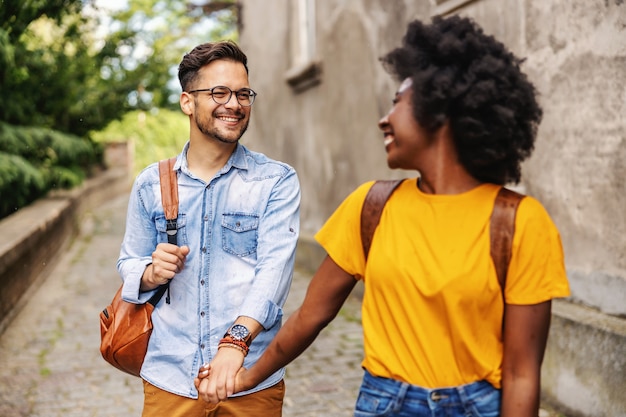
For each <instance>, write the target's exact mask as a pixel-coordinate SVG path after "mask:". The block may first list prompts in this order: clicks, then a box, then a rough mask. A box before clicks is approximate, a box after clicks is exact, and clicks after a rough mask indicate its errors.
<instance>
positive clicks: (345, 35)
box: [240, 0, 626, 417]
mask: <svg viewBox="0 0 626 417" xmlns="http://www.w3.org/2000/svg"><path fill="white" fill-rule="evenodd" d="M240 3H241V9H240V12H241V13H240V18H241V25H242V29H241V34H240V43H241V45H242V47H243V48H244V50H245V51H246V53H247V54H248V57H249V59H250V79H251V84H252V87H253V88H254V89H255V90H256V91H258V93H259V97H258V101H257V103H255V109H254V112H253V116H252V117H253V119H252V122H251V124H250V131H249V133H248V134H247V135H246V137H245V138H246V139H245V141H246V143H247V144H249V145H250V146H251V147H252V148H253V149H256V150H260V151H262V152H265V153H267V154H269V155H271V156H272V157H275V158H278V159H282V160H284V161H286V162H288V163H290V164H291V165H293V166H294V167H295V168H296V170H297V171H298V173H299V176H300V181H301V184H302V191H303V194H302V245H301V248H302V250H303V251H306V248H307V245H313V246H314V244H313V243H312V239H311V236H312V235H313V234H314V233H315V231H316V230H317V229H318V228H319V227H320V226H321V225H322V224H323V222H324V220H325V219H326V218H327V217H328V216H329V215H330V214H331V213H332V212H333V210H334V209H335V208H336V207H337V205H338V204H339V203H340V202H341V201H342V200H343V198H344V197H345V196H346V195H347V194H348V193H349V192H350V191H352V190H353V189H354V188H355V187H356V186H357V185H359V184H360V183H362V182H364V181H367V180H372V179H383V178H397V177H403V176H407V175H414V173H405V172H396V171H391V170H389V169H388V168H387V167H386V163H385V161H386V159H385V151H384V147H383V145H382V136H381V134H380V133H379V131H378V129H377V126H376V124H377V121H378V120H379V118H380V117H381V116H382V115H383V114H385V113H386V112H387V110H388V109H389V107H390V105H391V99H392V96H393V93H394V91H395V89H396V87H397V85H396V84H395V82H394V81H393V80H392V79H391V77H390V76H389V75H388V74H387V73H386V72H385V71H384V69H383V68H382V66H381V64H380V62H379V57H380V56H382V55H383V54H385V53H386V52H387V51H389V50H390V49H392V48H393V47H395V46H397V45H398V44H399V43H400V40H401V38H402V36H403V34H404V31H405V29H406V25H407V23H408V22H409V21H411V20H413V19H416V18H418V19H429V18H430V17H431V16H433V15H437V14H449V13H459V14H461V15H465V16H471V17H473V18H474V19H475V20H476V21H477V22H478V23H479V24H480V25H481V26H482V27H483V28H484V29H485V31H486V32H488V33H490V34H493V35H494V36H496V37H497V38H498V39H500V40H501V41H503V42H504V43H505V44H506V45H507V46H508V47H509V48H510V49H511V50H513V51H514V52H515V53H516V55H518V56H520V57H525V58H526V61H525V63H524V67H523V69H524V70H525V72H526V73H527V74H528V76H529V78H530V79H531V80H532V81H533V82H534V83H535V85H536V87H537V89H538V90H539V92H540V102H541V104H542V106H543V108H544V118H543V122H542V124H541V126H540V129H539V135H538V139H537V143H536V147H535V151H534V154H533V156H532V157H531V158H530V159H529V160H528V161H527V162H526V163H525V164H524V168H523V180H522V184H521V187H522V189H523V191H524V192H526V193H528V194H530V195H533V196H535V197H536V198H538V199H539V200H540V201H541V202H542V203H543V204H544V205H545V207H546V208H547V210H548V212H549V213H550V215H551V216H552V218H553V219H554V221H555V223H556V224H557V226H558V228H559V230H560V232H561V236H562V240H563V246H564V250H565V255H566V266H567V272H568V277H569V279H570V283H571V288H572V297H571V298H570V299H568V300H565V301H561V302H555V303H554V308H553V310H554V318H553V325H552V331H551V336H550V341H549V346H548V351H547V354H546V359H545V362H544V370H543V394H544V397H545V399H546V400H548V401H551V402H553V403H555V404H557V405H558V406H559V407H560V408H562V409H563V410H566V411H569V412H570V413H572V415H581V416H594V417H600V416H614V417H616V416H624V415H626V399H625V398H626V397H625V396H624V395H623V393H624V392H626V347H625V346H626V343H624V342H625V341H626V320H625V317H626V238H625V237H624V236H626V185H625V184H626V2H625V1H624V0H568V1H562V0H412V1H411V0H317V1H316V0H263V1H258V0H243V1H241V2H240ZM305 253H307V257H309V255H310V253H311V252H305ZM313 266H316V265H313Z"/></svg>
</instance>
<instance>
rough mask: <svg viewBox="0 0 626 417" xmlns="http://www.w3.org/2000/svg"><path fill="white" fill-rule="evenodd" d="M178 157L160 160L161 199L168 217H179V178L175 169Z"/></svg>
mask: <svg viewBox="0 0 626 417" xmlns="http://www.w3.org/2000/svg"><path fill="white" fill-rule="evenodd" d="M174 164H176V157H173V158H170V159H163V160H162V161H159V177H160V180H161V201H162V204H163V210H164V211H165V218H166V219H168V220H169V219H176V218H178V178H177V176H176V171H174Z"/></svg>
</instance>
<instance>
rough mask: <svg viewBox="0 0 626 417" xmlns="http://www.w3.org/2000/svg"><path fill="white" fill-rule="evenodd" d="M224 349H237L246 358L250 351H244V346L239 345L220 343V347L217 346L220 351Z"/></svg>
mask: <svg viewBox="0 0 626 417" xmlns="http://www.w3.org/2000/svg"><path fill="white" fill-rule="evenodd" d="M223 347H227V348H231V349H237V350H239V351H240V352H241V353H243V356H244V357H246V356H248V350H246V349H244V348H243V347H242V346H240V345H238V344H235V343H230V342H224V343H220V344H219V345H217V348H218V349H221V348H223Z"/></svg>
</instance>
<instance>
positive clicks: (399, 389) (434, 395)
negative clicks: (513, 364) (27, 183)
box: [354, 370, 500, 417]
mask: <svg viewBox="0 0 626 417" xmlns="http://www.w3.org/2000/svg"><path fill="white" fill-rule="evenodd" d="M499 415H500V390H498V389H496V388H494V387H493V386H492V385H491V384H490V383H488V382H486V381H478V382H473V383H471V384H467V385H461V386H458V387H452V388H437V389H426V388H421V387H418V386H415V385H410V384H407V383H405V382H400V381H396V380H393V379H388V378H380V377H376V376H373V375H372V374H370V373H369V372H367V370H366V371H365V375H364V376H363V382H362V383H361V389H360V390H359V396H358V398H357V401H356V408H355V410H354V417H374V416H389V417H498V416H499Z"/></svg>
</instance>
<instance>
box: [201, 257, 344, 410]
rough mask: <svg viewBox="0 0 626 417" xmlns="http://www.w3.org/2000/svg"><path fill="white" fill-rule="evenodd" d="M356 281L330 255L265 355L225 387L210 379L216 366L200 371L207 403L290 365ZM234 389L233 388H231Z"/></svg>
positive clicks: (320, 328) (226, 396)
mask: <svg viewBox="0 0 626 417" xmlns="http://www.w3.org/2000/svg"><path fill="white" fill-rule="evenodd" d="M355 284H356V280H355V279H354V277H353V276H352V275H350V274H348V273H347V272H345V271H344V270H343V269H341V268H340V267H339V266H338V265H337V264H336V263H335V262H334V261H333V260H332V259H331V258H330V257H329V256H327V257H326V258H325V259H324V261H323V262H322V264H321V265H320V267H319V268H318V270H317V272H316V273H315V275H314V276H313V279H312V280H311V283H310V284H309V288H308V290H307V293H306V296H305V298H304V301H303V302H302V305H301V306H300V308H298V310H296V311H295V312H294V313H293V314H292V315H291V316H290V317H289V319H288V320H287V321H286V323H285V325H284V326H283V327H282V328H281V329H280V331H279V332H278V334H277V335H276V337H275V338H274V340H273V341H272V343H271V344H270V345H269V347H268V348H267V350H266V351H265V352H264V353H263V355H262V356H261V358H260V359H259V360H258V361H257V362H256V364H255V365H254V366H252V367H251V368H250V369H249V370H246V369H245V368H241V369H240V370H239V372H238V373H237V374H236V376H235V375H232V377H233V378H234V383H233V382H232V381H231V382H229V383H227V384H224V385H222V386H216V385H215V384H210V382H209V381H210V380H211V379H212V378H206V376H208V375H209V373H212V372H213V369H210V370H205V369H204V368H203V369H201V370H200V373H199V375H198V377H199V378H204V379H196V387H197V388H198V393H199V395H200V396H201V398H203V399H204V400H205V401H207V402H213V403H216V402H219V401H220V400H225V399H226V398H228V396H229V395H232V394H234V393H236V392H240V391H245V390H248V389H250V388H253V387H254V386H256V385H258V384H259V383H260V382H262V381H263V380H265V379H266V378H267V377H269V376H270V375H271V374H273V373H274V372H276V371H277V370H278V369H280V368H282V367H283V366H286V365H287V364H288V363H290V362H291V361H293V360H294V359H295V358H297V357H298V356H299V355H300V354H301V353H302V352H304V350H306V348H307V347H309V345H311V343H313V341H314V340H315V338H316V337H317V335H318V334H319V332H320V331H321V330H322V329H323V328H324V327H326V325H328V323H330V322H331V321H332V320H333V319H334V318H335V316H336V315H337V313H338V312H339V310H340V309H341V306H342V305H343V303H344V302H345V300H346V298H348V295H349V294H350V292H351V291H352V289H353V288H354V286H355ZM231 389H232V391H231Z"/></svg>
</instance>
